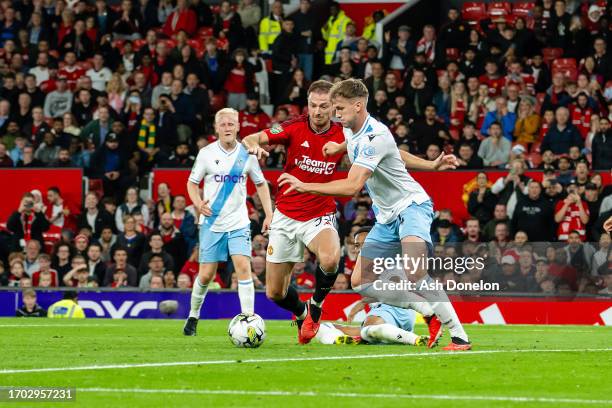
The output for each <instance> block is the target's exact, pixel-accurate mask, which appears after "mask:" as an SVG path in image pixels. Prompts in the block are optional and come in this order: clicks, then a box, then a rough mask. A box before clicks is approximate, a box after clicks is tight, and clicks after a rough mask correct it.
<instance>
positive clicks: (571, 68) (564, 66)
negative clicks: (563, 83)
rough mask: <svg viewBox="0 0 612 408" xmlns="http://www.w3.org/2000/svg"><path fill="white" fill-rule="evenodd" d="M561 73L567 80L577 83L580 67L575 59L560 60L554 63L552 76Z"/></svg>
mask: <svg viewBox="0 0 612 408" xmlns="http://www.w3.org/2000/svg"><path fill="white" fill-rule="evenodd" d="M558 72H561V73H562V74H563V75H565V76H566V77H567V78H569V79H571V80H572V81H575V80H576V78H577V77H578V67H577V64H576V60H575V59H574V58H559V59H556V60H554V61H553V63H552V75H555V74H556V73H558Z"/></svg>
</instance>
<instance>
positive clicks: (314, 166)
mask: <svg viewBox="0 0 612 408" xmlns="http://www.w3.org/2000/svg"><path fill="white" fill-rule="evenodd" d="M295 165H296V166H297V167H299V168H300V169H301V170H304V171H307V172H309V173H315V174H332V173H333V172H334V169H335V168H336V163H334V162H326V161H322V160H313V159H311V158H310V157H308V156H306V155H302V160H300V159H297V158H296V159H295Z"/></svg>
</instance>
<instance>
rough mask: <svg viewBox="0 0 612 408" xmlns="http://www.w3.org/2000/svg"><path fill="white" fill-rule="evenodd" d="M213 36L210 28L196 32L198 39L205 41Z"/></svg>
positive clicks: (203, 28)
mask: <svg viewBox="0 0 612 408" xmlns="http://www.w3.org/2000/svg"><path fill="white" fill-rule="evenodd" d="M213 35H214V32H213V29H212V27H202V28H200V29H199V30H198V37H199V38H202V39H205V38H208V37H212V36H213Z"/></svg>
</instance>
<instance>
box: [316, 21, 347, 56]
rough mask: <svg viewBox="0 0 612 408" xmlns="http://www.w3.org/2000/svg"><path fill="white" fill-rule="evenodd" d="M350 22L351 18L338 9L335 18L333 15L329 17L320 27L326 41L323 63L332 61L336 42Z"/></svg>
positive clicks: (339, 39)
mask: <svg viewBox="0 0 612 408" xmlns="http://www.w3.org/2000/svg"><path fill="white" fill-rule="evenodd" d="M350 22H351V19H350V18H349V17H347V15H346V14H344V11H342V10H340V13H338V16H337V17H336V19H335V20H333V17H331V16H330V17H329V19H328V20H327V22H326V23H325V25H324V26H323V27H322V28H321V33H322V34H323V39H324V40H325V41H327V46H326V47H325V63H326V64H331V63H332V62H333V61H334V54H335V53H336V48H337V47H338V43H339V42H340V41H342V39H343V38H344V36H345V35H346V26H347V24H348V23H350Z"/></svg>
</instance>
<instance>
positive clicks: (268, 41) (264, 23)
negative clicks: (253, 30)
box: [259, 16, 281, 51]
mask: <svg viewBox="0 0 612 408" xmlns="http://www.w3.org/2000/svg"><path fill="white" fill-rule="evenodd" d="M280 33H281V23H280V21H276V20H275V19H274V18H273V17H271V16H268V17H264V18H263V19H262V20H261V22H260V23H259V49H260V50H261V51H269V50H270V47H271V46H272V43H274V40H276V37H278V35H279V34H280Z"/></svg>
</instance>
